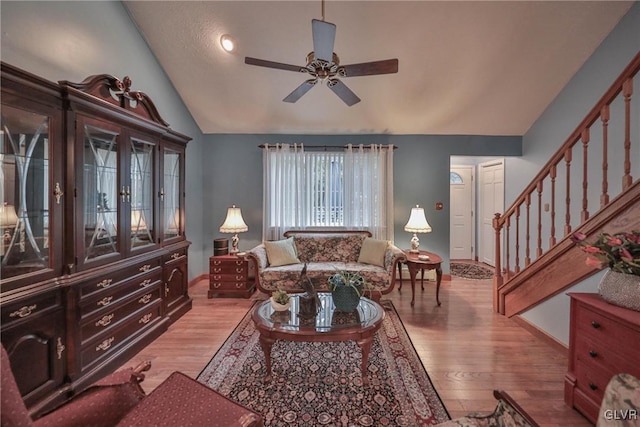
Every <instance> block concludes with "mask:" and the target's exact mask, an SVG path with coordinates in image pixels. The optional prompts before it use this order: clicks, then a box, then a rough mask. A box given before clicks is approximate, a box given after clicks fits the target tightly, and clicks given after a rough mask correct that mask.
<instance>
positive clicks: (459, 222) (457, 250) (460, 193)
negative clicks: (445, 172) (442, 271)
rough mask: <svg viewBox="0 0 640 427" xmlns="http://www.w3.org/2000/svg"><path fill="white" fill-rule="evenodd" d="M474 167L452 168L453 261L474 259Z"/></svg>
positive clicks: (450, 190) (450, 252)
mask: <svg viewBox="0 0 640 427" xmlns="http://www.w3.org/2000/svg"><path fill="white" fill-rule="evenodd" d="M473 168H474V167H473V166H451V172H450V173H451V177H450V180H449V194H450V205H451V209H450V211H449V215H450V229H451V232H450V233H449V236H450V238H449V239H450V240H449V248H450V249H449V256H450V258H451V259H473V249H474V248H473V246H474V241H475V238H474V227H473V198H474V191H473Z"/></svg>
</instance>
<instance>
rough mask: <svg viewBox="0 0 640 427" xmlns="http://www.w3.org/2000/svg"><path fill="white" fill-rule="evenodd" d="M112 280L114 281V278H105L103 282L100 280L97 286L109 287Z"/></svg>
mask: <svg viewBox="0 0 640 427" xmlns="http://www.w3.org/2000/svg"><path fill="white" fill-rule="evenodd" d="M111 282H113V280H112V279H104V280H103V281H102V282H98V284H97V285H96V288H108V287H109V286H110V285H111Z"/></svg>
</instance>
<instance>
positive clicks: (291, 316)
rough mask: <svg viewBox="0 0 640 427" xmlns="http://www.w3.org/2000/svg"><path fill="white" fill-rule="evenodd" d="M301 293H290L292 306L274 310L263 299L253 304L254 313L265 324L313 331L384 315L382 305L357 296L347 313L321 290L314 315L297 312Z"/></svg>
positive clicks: (366, 321) (373, 320)
mask: <svg viewBox="0 0 640 427" xmlns="http://www.w3.org/2000/svg"><path fill="white" fill-rule="evenodd" d="M302 295H305V294H294V295H291V307H290V308H289V310H286V311H275V310H274V309H273V307H271V303H270V301H269V300H266V301H264V302H263V303H261V304H260V305H259V306H258V307H257V308H256V310H257V316H258V317H259V319H260V321H261V323H263V324H264V325H266V326H268V327H272V328H276V329H280V330H290V331H296V330H308V329H315V331H316V332H330V331H336V330H337V329H343V328H344V329H346V328H353V327H361V328H367V327H369V326H372V325H375V324H376V323H378V322H379V321H380V320H381V319H382V318H383V317H384V309H383V308H382V307H381V306H380V305H379V304H377V303H376V302H374V301H371V300H370V299H368V298H364V297H362V298H360V303H359V304H358V307H357V308H356V310H354V311H352V312H348V313H347V312H342V311H339V310H336V308H335V306H334V305H333V299H332V298H331V294H330V293H328V292H320V293H318V297H319V298H320V303H321V309H320V310H319V311H318V314H317V315H316V316H315V317H310V318H307V317H304V316H300V314H299V310H300V296H302Z"/></svg>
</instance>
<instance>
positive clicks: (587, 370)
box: [576, 360, 617, 402]
mask: <svg viewBox="0 0 640 427" xmlns="http://www.w3.org/2000/svg"><path fill="white" fill-rule="evenodd" d="M616 373H617V372H615V371H613V370H611V369H609V368H607V367H605V366H603V365H598V364H596V363H589V361H583V360H578V361H577V362H576V387H577V388H578V389H580V390H582V392H583V393H584V394H585V395H587V396H588V397H589V398H591V399H592V400H594V401H596V402H601V401H602V398H603V397H604V389H605V388H606V387H607V384H609V380H610V379H611V378H613V376H614V375H615V374H616Z"/></svg>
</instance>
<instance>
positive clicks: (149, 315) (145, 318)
mask: <svg viewBox="0 0 640 427" xmlns="http://www.w3.org/2000/svg"><path fill="white" fill-rule="evenodd" d="M152 317H153V313H147V314H145V315H144V316H142V317H141V318H140V320H138V323H141V324H143V325H144V324H147V323H149V321H150V320H151V318H152Z"/></svg>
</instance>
